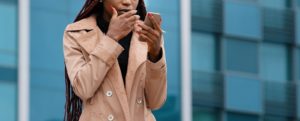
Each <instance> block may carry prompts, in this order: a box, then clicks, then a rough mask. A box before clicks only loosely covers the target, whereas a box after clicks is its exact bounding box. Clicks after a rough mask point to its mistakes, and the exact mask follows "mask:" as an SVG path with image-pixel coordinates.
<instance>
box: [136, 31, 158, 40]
mask: <svg viewBox="0 0 300 121" xmlns="http://www.w3.org/2000/svg"><path fill="white" fill-rule="evenodd" d="M140 33H142V34H144V35H146V36H147V37H148V38H149V39H151V40H152V41H154V40H157V37H156V35H153V34H152V33H149V32H147V31H144V30H142V31H140Z"/></svg>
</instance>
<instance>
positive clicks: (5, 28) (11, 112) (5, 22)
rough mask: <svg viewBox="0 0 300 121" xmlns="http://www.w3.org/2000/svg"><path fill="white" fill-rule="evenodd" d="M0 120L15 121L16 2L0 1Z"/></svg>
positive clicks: (16, 63)
mask: <svg viewBox="0 0 300 121" xmlns="http://www.w3.org/2000/svg"><path fill="white" fill-rule="evenodd" d="M0 16H1V19H0V97H1V103H0V107H1V108H0V120H1V121H14V120H17V104H18V99H17V98H18V93H17V92H18V81H17V72H18V44H17V43H18V31H17V30H18V2H17V0H0Z"/></svg>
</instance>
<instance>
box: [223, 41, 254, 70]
mask: <svg viewBox="0 0 300 121" xmlns="http://www.w3.org/2000/svg"><path fill="white" fill-rule="evenodd" d="M225 43H226V44H225V56H226V57H225V58H226V59H225V61H226V69H227V70H230V71H241V72H246V73H254V74H256V73H257V72H258V45H257V43H256V42H254V41H246V40H236V39H225Z"/></svg>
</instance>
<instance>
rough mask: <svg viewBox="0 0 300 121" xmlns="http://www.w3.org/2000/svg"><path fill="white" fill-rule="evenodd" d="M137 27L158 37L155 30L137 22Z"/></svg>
mask: <svg viewBox="0 0 300 121" xmlns="http://www.w3.org/2000/svg"><path fill="white" fill-rule="evenodd" d="M139 26H141V27H142V29H143V30H145V31H148V32H149V33H151V34H153V35H155V36H156V37H159V36H160V33H158V32H156V31H155V30H153V29H152V28H151V27H149V26H147V25H145V24H144V23H140V22H139Z"/></svg>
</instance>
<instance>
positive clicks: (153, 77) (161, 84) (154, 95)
mask: <svg viewBox="0 0 300 121" xmlns="http://www.w3.org/2000/svg"><path fill="white" fill-rule="evenodd" d="M165 58H166V57H165V49H164V47H163V44H162V57H161V58H160V60H158V61H157V62H155V63H153V62H151V61H150V60H147V62H146V82H145V98H146V102H147V107H148V108H149V109H151V110H155V109H158V108H160V107H161V106H162V105H163V104H164V102H165V101H166V97H167V66H166V59H165Z"/></svg>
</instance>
